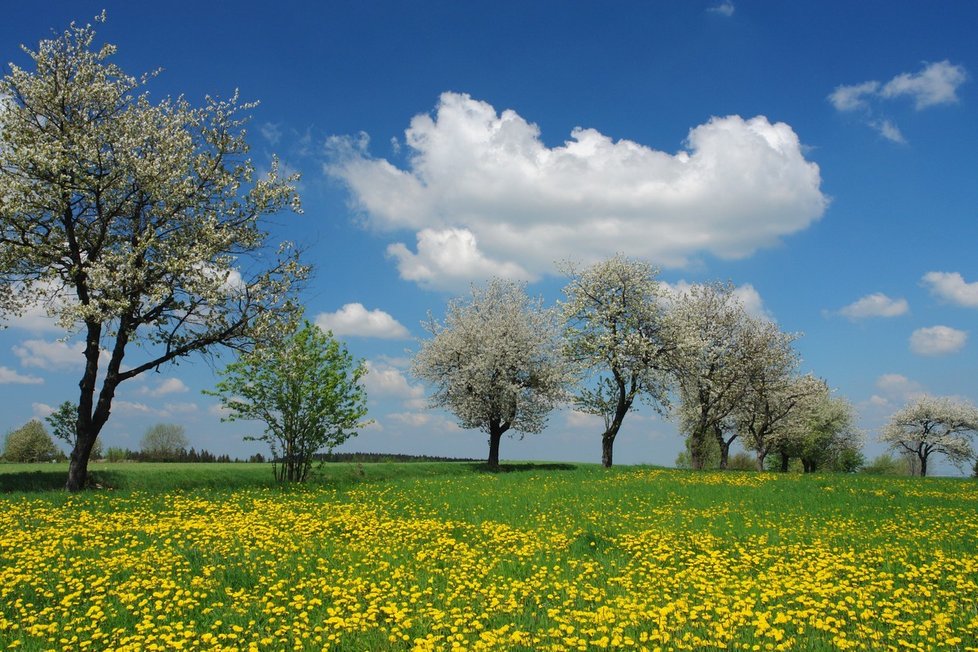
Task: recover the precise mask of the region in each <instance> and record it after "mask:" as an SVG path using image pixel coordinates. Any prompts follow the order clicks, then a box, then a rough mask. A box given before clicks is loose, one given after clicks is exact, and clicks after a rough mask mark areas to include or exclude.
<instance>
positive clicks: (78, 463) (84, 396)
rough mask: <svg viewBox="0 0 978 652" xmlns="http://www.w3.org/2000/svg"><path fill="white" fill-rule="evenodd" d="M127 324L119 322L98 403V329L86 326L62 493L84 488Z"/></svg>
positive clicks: (109, 405) (112, 392)
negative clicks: (82, 368)
mask: <svg viewBox="0 0 978 652" xmlns="http://www.w3.org/2000/svg"><path fill="white" fill-rule="evenodd" d="M131 327H132V326H131V324H129V323H128V321H127V320H122V322H121V323H120V324H119V330H118V332H117V333H116V337H115V345H114V346H113V349H112V355H111V357H110V358H109V364H108V366H107V368H106V373H105V379H104V380H103V381H102V391H101V392H99V397H98V401H97V402H96V401H95V384H96V377H97V375H98V363H99V357H100V355H101V353H102V352H101V350H100V348H99V342H100V341H101V335H102V325H101V324H100V323H97V322H86V329H87V332H86V336H85V373H84V374H83V375H82V379H81V382H79V383H78V387H79V389H80V390H81V394H80V396H79V399H78V421H77V423H76V424H75V446H74V448H72V449H71V459H70V462H69V463H68V480H67V482H65V489H67V490H68V491H73V492H74V491H81V490H82V489H84V488H85V487H86V486H87V484H88V459H89V457H91V454H92V448H93V447H94V446H95V440H96V438H97V437H98V435H99V433H100V432H101V431H102V426H104V425H105V422H106V421H108V419H109V412H110V411H111V409H112V399H113V398H114V397H115V390H116V387H117V386H118V385H119V369H120V368H121V366H122V358H123V356H125V352H126V344H127V343H128V342H129V333H130V329H131Z"/></svg>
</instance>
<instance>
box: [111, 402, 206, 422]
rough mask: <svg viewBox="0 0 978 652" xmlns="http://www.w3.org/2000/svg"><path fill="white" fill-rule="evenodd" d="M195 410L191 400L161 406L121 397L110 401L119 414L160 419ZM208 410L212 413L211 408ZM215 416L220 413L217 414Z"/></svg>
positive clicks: (113, 409) (190, 412)
mask: <svg viewBox="0 0 978 652" xmlns="http://www.w3.org/2000/svg"><path fill="white" fill-rule="evenodd" d="M197 410H198V407H197V404H196V403H193V402H186V403H166V404H164V405H163V406H162V407H156V406H154V405H149V404H146V403H141V402H138V401H125V400H121V399H116V400H115V401H113V402H112V412H113V413H115V414H118V415H119V416H154V417H157V418H160V419H169V418H172V417H174V416H177V415H187V414H194V413H196V412H197ZM209 412H211V413H213V408H211V410H209ZM217 416H221V415H220V414H218V415H217Z"/></svg>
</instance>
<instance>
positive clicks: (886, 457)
mask: <svg viewBox="0 0 978 652" xmlns="http://www.w3.org/2000/svg"><path fill="white" fill-rule="evenodd" d="M861 470H862V472H863V473H869V474H870V475H912V472H913V469H912V468H911V466H910V465H909V464H908V463H907V459H906V458H903V457H894V456H893V455H892V454H890V453H883V454H882V455H878V456H877V457H875V458H874V459H873V461H872V462H870V463H869V464H866V465H864V466H863V467H862V469H861Z"/></svg>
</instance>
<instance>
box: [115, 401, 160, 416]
mask: <svg viewBox="0 0 978 652" xmlns="http://www.w3.org/2000/svg"><path fill="white" fill-rule="evenodd" d="M112 411H113V412H114V413H116V414H117V415H119V416H127V415H128V416H132V415H134V414H135V415H153V416H158V417H163V416H167V414H166V412H165V411H163V410H158V409H156V408H154V407H150V406H149V405H146V404H145V403H137V402H134V401H123V400H121V399H116V400H114V401H112Z"/></svg>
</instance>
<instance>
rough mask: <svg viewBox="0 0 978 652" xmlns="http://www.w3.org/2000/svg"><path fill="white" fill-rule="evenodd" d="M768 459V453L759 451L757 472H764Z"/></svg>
mask: <svg viewBox="0 0 978 652" xmlns="http://www.w3.org/2000/svg"><path fill="white" fill-rule="evenodd" d="M766 458H767V452H766V451H757V470H758V471H763V470H764V460H765V459H766Z"/></svg>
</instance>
